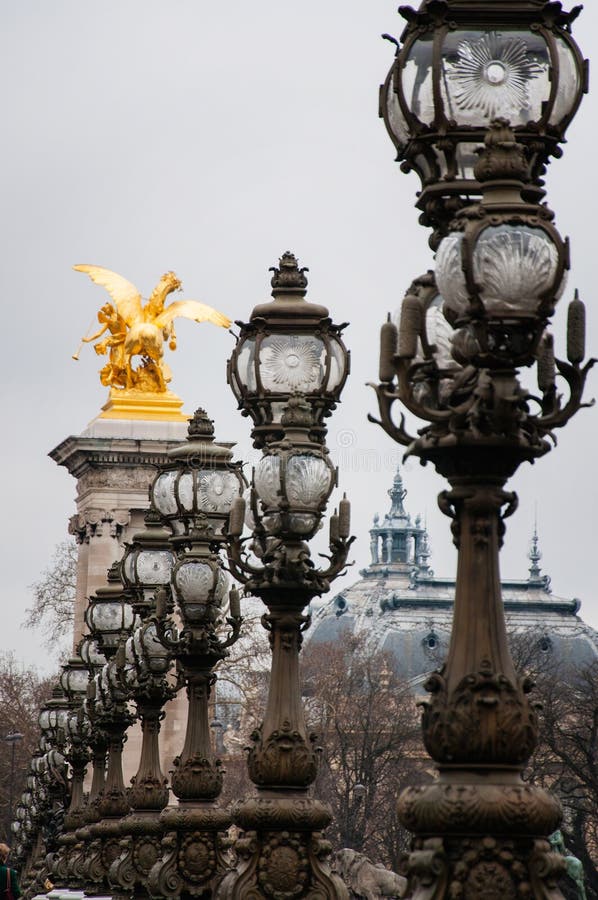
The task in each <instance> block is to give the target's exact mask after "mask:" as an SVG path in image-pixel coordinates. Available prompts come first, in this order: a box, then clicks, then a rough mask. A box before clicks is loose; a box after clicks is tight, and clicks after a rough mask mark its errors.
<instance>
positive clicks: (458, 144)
mask: <svg viewBox="0 0 598 900" xmlns="http://www.w3.org/2000/svg"><path fill="white" fill-rule="evenodd" d="M546 6H548V4H546ZM400 12H401V14H402V15H403V16H404V18H405V19H407V27H406V29H405V31H404V33H403V35H402V39H401V40H402V44H401V45H398V44H397V53H396V57H395V61H394V63H393V65H392V67H391V70H390V72H389V75H388V77H387V79H386V81H385V83H384V85H383V86H382V88H381V92H380V115H381V116H382V118H383V119H384V122H385V125H386V128H387V130H388V133H389V135H390V137H391V139H392V141H393V143H394V145H395V147H396V148H397V151H398V159H400V160H403V165H404V167H406V168H407V169H409V168H413V169H415V170H416V171H417V172H418V174H419V176H420V177H421V179H422V183H423V185H424V186H428V185H437V186H438V189H439V190H440V189H441V186H442V183H444V185H445V187H446V185H447V184H449V185H450V183H451V182H460V183H461V184H460V186H459V190H460V192H461V193H464V194H467V193H468V191H473V192H474V193H475V192H476V187H475V177H474V173H473V166H474V163H475V159H476V148H477V147H479V146H480V145H481V143H482V140H483V136H484V131H485V130H486V129H487V128H488V125H489V123H490V121H491V120H492V119H493V118H495V117H497V116H502V117H504V118H505V119H508V120H509V122H510V124H511V127H512V128H514V129H515V132H516V137H517V140H518V141H520V142H521V143H523V144H525V145H527V147H528V148H529V154H530V171H531V172H532V178H533V179H536V178H537V177H538V176H539V175H541V174H542V171H543V166H544V164H545V163H546V162H547V161H548V159H549V157H550V156H551V155H553V156H558V155H560V149H559V144H560V143H561V142H562V141H563V140H564V136H565V131H566V129H567V126H568V125H569V123H570V121H571V119H572V118H573V116H574V115H575V112H576V110H577V108H578V106H579V103H580V101H581V97H582V94H583V93H584V92H585V91H587V62H584V60H583V58H582V56H581V54H580V51H579V48H578V47H577V44H576V43H575V41H574V40H573V38H572V36H571V33H570V24H571V22H572V21H573V20H574V19H575V17H576V15H577V14H578V12H579V8H577V9H576V10H574V11H573V12H572V13H565V12H564V11H560V12H559V15H558V16H554V15H551V12H550V11H549V10H548V9H547V11H546V14H545V13H544V11H543V10H542V9H541V8H539V7H538V4H537V3H535V2H533V0H522V2H520V3H518V4H516V5H514V6H512V7H511V8H508V7H505V6H504V4H500V5H497V4H496V3H495V2H494V0H481V2H480V3H478V4H477V5H476V7H475V9H473V8H472V6H471V4H470V3H469V4H468V3H467V2H466V0H448V3H447V4H446V9H445V12H444V14H442V13H441V14H440V15H439V14H438V10H436V9H435V8H434V4H433V3H432V2H431V0H430V2H428V0H424V2H423V3H422V4H421V6H420V7H419V9H418V10H417V11H415V10H413V9H411V8H409V7H401V8H400ZM482 22H483V24H482ZM422 208H423V205H422Z"/></svg>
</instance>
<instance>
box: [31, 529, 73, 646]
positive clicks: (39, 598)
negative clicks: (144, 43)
mask: <svg viewBox="0 0 598 900" xmlns="http://www.w3.org/2000/svg"><path fill="white" fill-rule="evenodd" d="M76 582H77V544H76V543H75V541H72V540H69V541H63V542H62V543H60V544H57V545H56V547H55V549H54V555H53V557H52V561H51V563H50V565H49V566H48V568H47V569H46V570H45V571H44V572H43V573H42V575H41V577H40V578H39V580H38V581H36V582H35V583H34V584H32V585H31V588H30V589H31V591H32V595H33V603H32V605H31V606H30V607H29V608H28V609H27V618H26V619H25V622H24V624H23V627H25V628H39V629H40V630H41V631H42V632H43V635H44V640H45V643H46V644H47V646H48V647H51V648H53V649H54V648H55V647H56V645H57V643H58V645H59V646H60V647H62V646H63V644H64V636H65V634H67V635H71V634H72V630H73V619H74V612H75V593H76Z"/></svg>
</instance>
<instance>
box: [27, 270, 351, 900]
mask: <svg viewBox="0 0 598 900" xmlns="http://www.w3.org/2000/svg"><path fill="white" fill-rule="evenodd" d="M305 273H306V270H305V269H300V268H299V266H298V264H297V260H296V259H295V257H294V256H293V254H291V253H285V254H284V255H283V256H282V258H281V260H280V266H279V267H278V268H274V269H273V277H272V298H273V299H272V300H271V301H270V302H268V303H265V304H262V305H260V306H258V307H256V308H255V310H254V311H253V314H252V316H251V319H250V322H249V323H248V324H244V323H238V325H239V327H240V335H239V338H238V342H237V346H236V348H235V350H234V352H233V355H232V358H231V360H230V362H229V381H230V383H231V385H232V387H233V390H234V392H235V395H236V396H237V399H238V400H239V405H240V407H241V409H242V410H243V412H244V414H246V415H249V416H250V417H251V419H252V422H253V432H252V434H253V438H254V443H255V446H256V447H258V448H260V449H261V450H262V456H261V458H260V460H259V462H258V463H257V465H256V468H255V471H254V473H253V479H252V484H251V489H250V492H249V500H248V501H247V502H246V500H245V498H244V496H243V495H244V493H245V490H246V487H247V484H246V480H245V477H244V475H243V473H242V469H241V464H240V463H238V462H234V461H233V458H232V457H233V454H232V450H231V445H228V444H222V443H219V442H217V441H216V440H215V439H214V429H213V425H212V422H211V420H210V419H209V418H208V416H207V414H206V413H205V412H204V411H203V410H198V411H197V413H196V414H195V416H194V417H193V418H192V420H191V422H190V426H189V434H188V440H187V442H186V443H185V444H184V445H182V446H180V447H178V448H176V449H174V450H172V451H171V452H170V460H169V462H168V463H167V464H166V465H164V466H163V467H161V469H160V471H159V472H158V474H157V476H156V478H155V480H154V482H153V484H152V486H151V489H150V501H151V505H150V509H149V511H148V513H147V515H146V519H145V528H144V530H143V531H142V532H140V533H139V534H137V535H135V536H134V537H133V540H132V542H131V543H130V544H129V545H128V547H127V549H126V552H125V555H124V557H123V560H122V561H121V562H120V563H119V564H115V565H114V566H113V567H112V568H111V569H110V570H109V572H108V577H107V584H106V586H105V587H104V588H100V589H99V590H98V591H97V592H96V594H95V595H94V596H93V597H92V598H91V599H90V603H89V606H88V609H87V611H86V616H85V621H86V624H87V627H88V631H89V633H88V635H87V636H86V637H85V638H84V640H83V642H82V645H81V648H80V657H76V658H73V659H72V660H70V661H69V663H68V664H67V665H66V666H65V667H64V672H63V676H62V679H61V686H60V688H57V689H56V691H55V696H54V697H53V699H52V700H51V701H50V702H49V703H48V704H47V706H48V709H45V710H44V711H42V714H41V716H40V724H41V726H42V729H44V736H45V737H44V740H45V741H47V742H48V746H50V745H51V748H52V749H51V750H46V748H45V745H44V748H43V749H44V751H45V753H46V755H47V753H48V752H50V753H53V754H59V756H60V761H61V766H62V770H61V771H62V773H63V778H62V781H61V786H60V791H61V795H60V797H56V798H55V799H54V801H53V807H54V809H55V812H56V814H58V813H59V811H60V810H62V809H65V810H66V813H65V815H64V821H63V822H62V823H61V827H59V828H57V829H56V834H55V835H54V836H52V837H51V839H50V840H46V842H45V845H44V846H45V850H46V851H48V853H47V858H45V859H44V858H43V855H42V856H41V861H40V854H39V848H37V847H33V846H31V841H29V842H28V840H27V835H29V836H33V833H34V831H35V829H33V828H27V829H25V831H24V833H23V838H22V839H21V858H24V857H25V855H26V854H27V853H29V855H30V857H31V858H32V859H34V860H35V861H36V862H35V865H34V866H32V867H30V878H29V882H30V884H31V885H33V886H36V887H39V886H40V884H41V883H42V882H43V879H44V878H45V877H46V876H48V875H49V877H50V878H51V879H54V880H55V881H56V883H57V884H62V885H68V886H70V887H80V888H85V889H87V890H92V891H95V892H96V893H101V892H103V891H107V890H109V891H110V892H111V893H112V895H113V896H123V897H131V896H148V895H151V896H155V897H180V896H184V897H188V896H194V897H206V898H207V897H213V896H217V897H222V898H228V897H230V898H239V900H240V898H243V900H245V898H249V897H255V898H260V897H264V898H266V897H272V898H278V897H287V896H313V897H316V896H317V897H320V896H321V897H336V896H341V897H345V896H346V892H345V888H344V886H343V885H342V884H341V882H340V881H339V880H338V878H337V877H336V876H334V875H332V874H331V873H330V871H329V869H328V867H327V865H326V856H327V854H328V852H329V845H328V844H327V842H326V841H324V840H323V838H322V836H321V832H322V831H323V829H324V828H325V827H326V826H327V825H328V824H329V822H330V812H329V810H328V808H327V807H326V805H325V804H323V803H321V802H320V801H318V800H317V799H315V798H313V797H312V796H311V795H310V792H309V788H310V785H311V784H312V782H313V781H314V779H315V776H316V772H317V763H318V756H319V752H320V748H319V747H318V746H317V743H316V740H315V737H314V736H313V735H312V734H310V733H309V731H308V728H307V726H306V722H305V717H304V713H303V707H302V701H301V685H300V680H299V650H300V647H301V641H302V633H303V632H304V631H305V629H306V628H307V627H308V625H309V617H308V616H306V615H305V609H306V607H307V606H308V605H309V602H310V600H311V599H312V598H313V597H314V596H316V595H318V594H321V593H322V592H324V591H326V590H328V588H329V585H330V582H331V580H332V579H333V578H334V577H335V576H336V575H337V574H338V573H340V572H341V571H342V570H343V567H344V565H345V562H346V559H347V553H348V549H349V546H350V543H351V538H350V536H349V527H350V523H349V503H348V501H347V500H346V498H343V500H342V501H341V503H340V504H339V508H338V510H337V511H336V512H335V513H334V515H333V516H332V517H331V520H330V557H329V564H328V565H327V566H326V568H325V569H318V568H316V566H315V565H314V563H313V561H312V559H311V555H310V550H309V544H308V541H309V540H310V539H311V538H312V537H313V536H314V535H315V533H316V531H317V530H318V529H319V528H320V527H321V520H322V517H323V514H324V511H325V508H326V504H327V501H328V499H329V497H330V494H331V492H332V490H333V489H334V487H335V485H336V481H337V473H336V470H335V468H334V466H333V465H332V463H331V461H330V458H329V455H328V451H327V449H326V444H325V435H326V424H325V419H326V417H327V416H329V415H330V414H331V412H332V411H333V409H334V407H335V404H336V402H337V401H338V399H339V396H340V393H341V390H342V388H343V385H344V383H345V380H346V377H347V374H348V368H349V354H348V352H347V350H346V349H345V347H344V345H343V342H342V338H341V331H342V326H341V327H339V326H336V325H334V324H333V323H332V321H331V320H330V317H329V315H328V310H327V309H326V307H324V306H321V305H318V304H314V303H311V302H308V301H307V300H306V299H305V294H306V288H307V277H306V274H305ZM246 521H248V522H249V523H250V527H251V532H252V533H251V536H249V537H244V536H243V532H244V528H245V522H246ZM223 551H225V552H226V555H227V557H228V569H229V570H230V572H231V573H232V574H233V576H234V577H235V579H236V580H237V581H239V582H240V583H241V585H242V586H243V590H244V591H245V592H246V593H248V594H252V595H253V596H257V597H261V598H262V599H263V601H264V603H265V605H266V607H267V610H268V612H267V613H266V614H265V615H264V617H263V624H264V627H265V628H266V629H267V631H268V635H269V639H270V644H271V647H272V673H271V678H270V688H269V696H268V700H267V704H266V712H265V716H264V721H263V723H262V725H261V726H260V728H259V729H258V731H257V732H256V733H255V734H254V735H253V737H252V746H251V748H250V750H249V757H248V766H249V775H250V778H251V780H252V781H253V782H254V784H255V785H256V788H257V790H256V795H255V796H254V797H252V798H249V799H247V800H245V801H244V802H242V803H240V804H239V805H238V806H237V807H236V808H234V809H233V810H229V809H225V808H222V807H221V806H219V804H218V797H219V795H220V793H221V790H222V785H223V774H224V773H223V770H222V766H221V763H220V761H219V760H218V759H216V758H215V756H214V753H213V749H212V746H211V739H210V724H209V700H210V695H211V692H212V690H213V686H214V682H215V680H216V677H217V675H216V671H215V670H216V669H217V667H218V665H219V664H221V663H222V662H223V661H224V660H225V659H226V657H227V655H228V648H229V647H230V646H231V645H232V644H233V643H234V642H235V641H236V640H237V638H238V637H239V634H240V629H241V622H242V619H241V597H240V593H239V590H238V589H237V588H235V587H232V588H230V589H229V575H228V573H227V570H226V568H225V564H224V559H223ZM183 687H184V688H185V690H186V692H187V697H188V700H189V704H188V719H187V727H186V734H185V739H184V744H183V747H182V750H181V752H180V754H179V756H178V757H177V758H176V759H175V760H174V768H173V772H172V777H171V780H170V790H169V786H168V782H167V779H166V778H165V776H164V774H163V773H162V771H161V769H160V756H159V752H158V749H159V745H158V738H159V730H160V721H161V719H162V718H163V715H164V713H163V708H164V705H165V704H166V703H167V701H168V700H170V699H171V698H172V697H174V695H175V694H176V692H177V691H178V690H180V689H182V688H183ZM135 719H139V721H140V723H141V733H142V746H141V754H140V761H139V767H138V771H137V773H136V774H135V776H134V777H133V779H132V781H131V784H130V785H129V786H125V784H124V779H123V770H122V751H123V744H124V741H125V740H126V733H127V730H128V729H129V727H130V726H131V724H132V723H133V721H134V720H135ZM89 762H91V764H92V768H93V774H92V783H91V789H90V793H89V797H87V798H85V797H84V795H83V779H84V774H85V769H86V766H87V765H88V764H89ZM67 766H69V767H70V771H71V778H70V782H69V784H67V781H66V778H65V777H64V776H65V775H66V771H67ZM69 786H70V789H69ZM170 792H172V795H173V796H174V798H176V800H177V802H176V804H174V805H173V804H170V805H169V794H170ZM232 824H234V825H235V826H236V827H237V829H238V833H239V837H238V839H237V840H236V842H235V843H234V848H232V844H233V842H232V841H231V839H230V838H229V837H228V832H229V829H230V826H231V825H232ZM231 849H234V851H235V852H234V854H232V853H231Z"/></svg>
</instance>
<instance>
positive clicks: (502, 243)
mask: <svg viewBox="0 0 598 900" xmlns="http://www.w3.org/2000/svg"><path fill="white" fill-rule="evenodd" d="M555 10H556V6H555V7H553V11H555ZM514 138H515V135H514V134H513V131H511V130H509V129H508V128H507V126H506V124H505V121H504V120H494V121H493V122H491V123H490V128H489V131H488V133H487V136H486V141H485V148H484V150H483V152H482V153H481V155H480V159H479V161H478V163H477V164H476V167H475V170H474V174H475V177H476V179H477V182H478V183H479V184H480V190H481V193H482V200H481V203H480V204H479V205H478V206H474V207H466V208H464V209H463V210H462V211H461V213H460V214H459V215H458V217H457V218H456V220H455V221H454V223H453V230H452V231H451V232H450V233H449V234H448V235H447V236H446V237H445V238H444V239H443V241H442V242H441V244H440V246H439V249H438V253H437V262H436V273H435V275H436V279H435V282H436V283H434V281H433V280H432V279H430V277H429V276H428V277H427V279H424V280H418V281H416V282H415V283H414V284H413V285H412V287H411V289H410V291H409V294H408V297H407V298H406V300H405V302H404V306H403V309H402V313H401V321H400V327H399V329H398V330H397V327H396V325H395V324H394V323H392V322H387V323H386V324H385V325H384V326H383V331H382V340H381V358H380V378H381V383H380V384H379V385H378V386H377V388H376V390H377V394H378V401H379V407H380V413H381V422H380V424H381V425H382V426H383V427H384V429H385V430H386V431H387V432H388V433H389V434H390V435H391V437H392V438H393V439H394V440H396V441H398V442H399V443H401V444H404V445H405V446H407V448H408V450H407V453H408V454H411V455H415V456H418V457H419V458H420V459H421V460H422V461H423V462H427V461H430V462H432V463H433V464H434V466H435V467H436V469H437V471H438V472H439V473H440V474H442V475H444V476H445V477H446V478H447V479H448V481H449V482H450V485H451V490H450V491H443V492H442V493H441V494H440V497H439V504H440V508H441V509H442V511H443V512H444V513H446V515H448V516H449V517H450V518H451V519H452V532H453V538H454V542H455V544H456V546H457V547H458V550H459V561H458V568H457V585H456V591H455V609H454V618H453V631H452V636H451V643H450V647H449V652H448V658H447V662H446V665H445V666H444V667H443V668H442V669H441V670H440V671H439V672H436V673H434V674H433V675H432V676H431V677H430V678H429V679H428V681H427V683H426V689H427V690H428V691H429V693H430V695H431V696H430V700H429V701H428V702H427V703H426V705H425V709H424V715H423V732H424V742H425V745H426V748H427V750H428V752H429V753H430V755H431V756H432V758H433V759H434V760H435V762H436V764H437V767H438V772H439V777H438V779H437V781H435V782H433V783H432V784H430V785H427V786H425V787H420V788H408V789H407V790H406V791H404V792H403V794H402V795H401V797H400V800H399V813H400V816H401V819H402V822H403V824H404V825H405V826H406V827H408V828H409V829H410V830H411V831H412V832H413V833H414V836H415V837H414V844H413V852H412V853H411V856H410V859H409V870H410V875H411V885H412V889H413V893H412V894H411V896H413V897H414V898H415V897H417V898H423V897H434V898H435V900H445V898H447V900H448V898H452V897H472V898H473V897H480V898H482V897H493V896H498V895H499V894H500V895H501V896H503V897H505V898H506V897H513V898H515V897H530V898H532V897H533V898H537V900H540V898H546V897H548V896H550V897H551V898H555V900H556V898H559V897H562V895H561V893H560V891H559V890H558V887H557V884H556V882H557V880H558V876H559V874H560V872H561V870H562V861H561V860H559V858H558V854H555V853H553V852H552V851H551V846H550V844H549V842H548V835H549V834H551V833H552V832H553V831H554V830H555V829H556V828H557V827H558V824H559V821H560V815H561V814H560V808H559V804H558V802H557V801H556V800H555V799H554V798H553V797H552V796H551V795H550V794H548V793H547V792H546V791H544V790H542V789H540V788H537V787H535V786H534V785H532V784H530V783H529V782H527V781H526V782H523V781H522V778H521V772H522V769H523V768H524V766H525V765H526V763H527V761H528V760H529V758H530V756H531V754H532V752H533V750H534V747H535V744H536V741H537V715H536V711H535V708H534V705H533V703H531V702H530V700H529V696H528V695H529V692H530V690H531V688H532V684H531V683H530V681H529V679H526V678H521V677H520V676H519V675H518V674H517V673H516V671H515V668H514V665H513V662H512V659H511V657H510V654H509V649H508V644H507V637H506V630H505V621H504V612H503V603H502V598H501V589H500V583H501V582H500V574H499V549H500V546H501V544H502V539H503V535H504V531H505V525H504V519H505V518H506V517H507V516H509V515H511V514H512V513H513V512H514V511H515V509H516V506H517V497H516V495H515V494H514V493H510V492H507V491H506V490H505V484H506V481H507V480H508V478H509V477H511V476H512V475H513V474H514V472H515V471H516V469H517V468H518V467H519V465H520V464H521V463H522V462H524V461H530V462H533V461H534V460H535V459H536V458H538V457H540V456H542V455H543V454H545V453H547V452H548V450H549V449H550V447H551V445H550V443H549V440H548V439H549V438H551V437H552V432H553V430H554V429H555V428H557V427H562V426H563V425H565V424H566V423H567V422H568V420H569V419H570V418H571V416H572V415H574V413H575V412H577V410H578V409H579V408H580V407H581V406H583V405H584V404H583V403H582V402H581V397H582V392H583V387H584V383H585V379H586V375H587V373H588V370H589V368H590V367H591V365H592V364H593V362H594V360H590V361H589V362H588V363H587V364H586V365H585V366H583V367H582V365H581V363H582V361H583V357H584V331H585V311H584V307H583V304H582V303H581V301H579V300H578V299H577V298H576V299H575V300H574V301H573V302H572V303H571V304H570V305H569V318H568V334H567V357H568V361H567V362H565V361H561V360H555V358H554V352H553V344H552V337H551V335H550V334H549V333H548V331H547V321H548V317H549V316H550V314H551V312H552V310H553V308H554V304H555V303H556V301H557V300H558V297H559V295H560V293H561V291H562V284H563V277H564V273H565V270H566V268H567V266H568V260H567V252H566V245H565V244H564V243H563V241H562V240H561V238H560V236H559V235H558V232H557V231H556V229H555V228H554V226H553V225H552V214H551V213H550V212H549V211H548V210H547V209H546V208H545V207H543V206H542V207H540V206H537V207H534V206H533V205H532V204H531V203H530V202H529V200H528V199H526V191H525V184H524V177H526V174H527V173H526V164H525V159H524V152H525V151H524V147H523V146H522V145H521V144H519V143H517V142H516V141H515V139H514ZM436 285H437V287H436ZM438 290H439V291H440V295H441V296H442V297H443V298H444V299H443V306H442V309H443V310H444V315H445V318H446V325H445V326H443V327H441V328H439V329H438V333H439V334H440V335H441V336H442V339H441V340H440V341H439V342H438V343H435V342H434V341H433V340H432V341H431V340H430V336H429V334H428V326H429V325H430V324H431V322H430V321H429V320H428V313H429V310H430V308H431V305H430V304H431V302H434V301H431V295H436V296H437V294H436V292H437V291H438ZM438 308H440V307H439V305H438ZM447 347H448V349H449V352H450V356H451V357H452V365H451V364H448V365H447V352H446V351H447ZM536 363H537V369H538V386H539V389H540V394H541V396H539V397H534V396H532V395H531V394H530V393H529V392H528V391H527V390H526V389H525V388H524V387H523V386H522V385H521V383H520V381H519V377H518V371H517V369H516V367H517V366H531V365H534V364H536ZM556 370H558V373H559V374H560V375H561V376H562V377H563V378H564V380H565V382H566V383H567V385H568V388H569V396H568V398H567V399H566V400H563V399H562V398H561V396H560V394H557V391H556V387H555V374H556ZM396 400H400V401H401V402H402V403H403V404H404V406H405V407H407V409H409V410H410V411H411V412H412V413H415V414H416V415H417V416H419V417H420V418H421V419H423V420H425V421H427V422H428V423H429V424H428V425H427V426H426V427H424V428H422V429H420V430H419V431H418V436H417V437H413V436H411V435H410V434H409V433H408V431H407V429H406V426H405V417H404V416H401V420H400V422H399V423H398V424H395V422H394V421H393V419H392V407H393V404H394V403H395V401H396Z"/></svg>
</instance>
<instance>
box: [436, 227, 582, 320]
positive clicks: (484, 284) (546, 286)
mask: <svg viewBox="0 0 598 900" xmlns="http://www.w3.org/2000/svg"><path fill="white" fill-rule="evenodd" d="M471 262H472V277H473V281H474V283H475V285H476V286H477V289H478V296H479V299H480V300H481V302H482V303H483V305H484V308H485V310H486V313H487V315H488V316H489V317H493V318H505V317H509V316H515V317H517V316H534V315H535V314H536V312H537V310H538V308H539V306H540V304H541V302H542V300H543V299H544V298H545V297H546V296H547V295H552V297H553V299H555V300H556V299H558V298H559V297H560V295H561V294H562V291H563V288H564V279H561V281H560V283H558V284H556V283H555V279H556V277H557V274H558V271H559V256H558V251H557V248H556V247H555V245H554V243H553V241H552V240H551V238H550V236H549V235H548V234H547V233H546V232H545V231H544V230H542V229H540V228H533V227H530V226H526V225H509V224H502V225H498V226H491V227H488V228H485V229H483V230H482V231H481V232H480V233H479V235H478V236H477V239H476V242H475V246H474V248H473V253H472V260H471ZM464 264H465V265H467V260H464V258H463V234H462V233H461V232H455V233H452V234H449V235H448V236H447V237H446V238H444V240H443V241H442V242H441V244H440V246H439V248H438V253H437V255H436V281H437V283H438V288H439V290H440V292H441V293H442V295H443V296H444V299H445V302H446V306H447V307H448V308H449V309H451V310H452V311H454V313H456V314H457V315H458V316H463V315H467V313H468V311H469V308H470V297H469V291H468V288H467V283H466V277H465V273H464V271H463V266H464Z"/></svg>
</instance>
